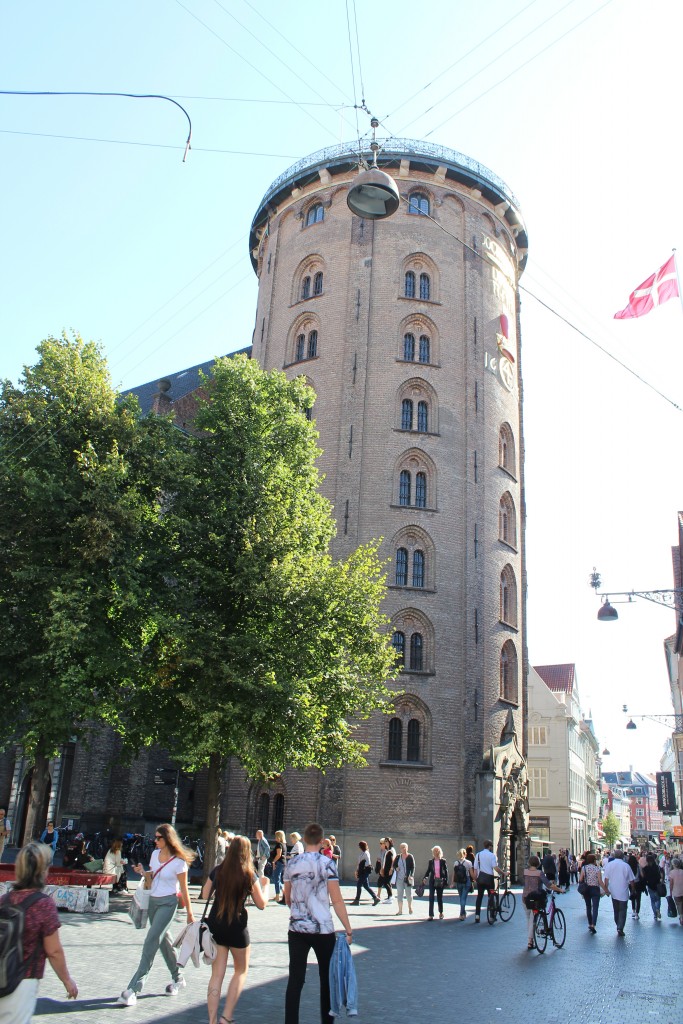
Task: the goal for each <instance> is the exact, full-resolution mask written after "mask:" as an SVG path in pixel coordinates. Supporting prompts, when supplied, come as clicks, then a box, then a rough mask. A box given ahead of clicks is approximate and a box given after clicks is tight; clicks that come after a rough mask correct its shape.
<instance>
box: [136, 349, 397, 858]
mask: <svg viewBox="0 0 683 1024" xmlns="http://www.w3.org/2000/svg"><path fill="white" fill-rule="evenodd" d="M206 389H207V400H206V401H204V402H202V404H201V406H200V409H199V412H198V414H197V417H196V419H195V422H194V430H195V431H196V433H195V436H193V437H192V438H191V439H189V440H188V443H187V446H186V448H185V450H184V452H183V456H182V469H181V472H180V475H179V477H178V480H177V484H176V487H175V490H174V493H173V494H169V495H168V500H167V503H166V508H165V514H164V528H165V530H166V531H167V540H166V551H167V554H168V559H167V586H166V587H165V588H164V591H163V594H162V596H161V599H160V603H159V609H158V615H157V618H156V632H155V635H154V636H153V638H151V639H150V642H149V657H150V659H151V660H152V661H153V662H154V663H155V665H156V681H155V682H154V684H150V686H151V687H152V691H151V692H145V691H137V692H135V693H132V694H131V695H130V696H131V699H130V701H129V702H128V704H127V714H128V719H127V721H128V729H129V735H130V737H131V738H133V739H134V740H135V742H137V743H139V744H146V743H150V742H154V741H156V742H161V743H162V744H163V745H164V746H165V747H167V748H168V749H169V750H170V751H171V752H172V753H173V754H174V756H175V757H176V758H177V759H178V760H179V761H180V762H181V763H182V764H183V765H184V766H185V767H187V768H197V767H199V766H202V765H208V767H209V787H208V797H207V817H206V833H205V834H206V839H207V844H206V848H207V851H212V850H213V837H214V835H215V827H216V825H217V824H218V814H219V806H220V779H221V775H222V768H223V766H224V764H225V762H226V760H227V759H228V758H230V757H236V758H238V759H239V760H240V761H241V763H242V765H243V766H244V768H245V771H246V772H247V773H248V774H249V775H250V776H251V777H253V778H263V779H266V778H269V777H273V776H275V775H276V774H278V773H279V772H281V771H282V770H283V769H284V768H285V767H295V768H306V767H312V766H314V767H318V768H321V769H324V768H327V767H330V766H338V765H342V764H345V763H354V764H359V765H360V764H364V763H365V762H364V757H363V753H364V750H365V749H366V748H365V747H364V746H363V745H362V744H361V743H359V741H358V740H357V739H356V737H355V729H356V725H357V722H358V720H359V719H362V718H364V717H367V716H368V715H369V714H370V713H371V712H373V711H375V710H376V709H378V708H385V707H386V705H387V701H388V699H389V698H390V696H392V695H391V694H390V692H389V691H388V690H387V688H386V686H385V684H386V682H387V681H388V679H389V678H391V676H392V675H393V674H394V672H395V658H394V655H393V651H392V647H391V643H390V641H389V639H388V637H387V634H386V629H385V619H384V617H383V616H382V614H381V613H380V603H381V600H382V598H383V596H384V593H385V586H384V579H383V576H382V571H381V566H380V564H379V562H378V558H377V552H376V549H375V548H374V547H373V546H366V547H361V548H359V549H358V550H357V551H356V552H355V553H354V554H353V555H352V556H351V557H350V558H349V559H347V560H346V561H341V562H339V561H334V560H333V559H332V558H331V556H330V554H329V552H328V546H329V542H330V539H331V538H332V536H333V533H334V521H333V518H332V515H331V507H330V504H329V502H328V501H327V500H326V499H325V498H324V497H323V496H322V495H321V493H320V491H319V489H318V484H319V477H318V471H317V468H316V466H315V460H316V457H317V456H318V455H319V449H318V447H317V444H316V438H317V434H316V431H315V428H314V426H313V424H312V423H311V422H310V421H309V420H308V419H307V417H306V410H307V409H309V408H310V407H311V405H312V402H313V398H314V395H313V392H312V391H311V390H310V388H308V387H307V386H306V385H305V383H304V382H303V381H302V380H301V379H298V380H294V381H288V380H287V379H286V377H285V376H284V374H282V373H280V372H276V371H273V372H270V373H265V372H263V371H262V370H261V369H260V368H259V367H258V365H257V364H256V363H255V362H254V361H252V360H249V359H246V358H244V357H242V356H237V357H233V358H229V359H222V360H219V361H218V362H217V363H216V365H215V367H214V376H213V379H212V380H211V381H210V382H208V381H207V382H206ZM209 864H210V860H209ZM207 867H208V865H207Z"/></svg>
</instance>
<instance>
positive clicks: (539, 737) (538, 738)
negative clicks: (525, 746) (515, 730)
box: [529, 725, 548, 747]
mask: <svg viewBox="0 0 683 1024" xmlns="http://www.w3.org/2000/svg"><path fill="white" fill-rule="evenodd" d="M529 743H530V744H531V746H532V747H545V746H547V744H548V729H547V727H546V726H545V725H532V726H531V728H530V729H529Z"/></svg>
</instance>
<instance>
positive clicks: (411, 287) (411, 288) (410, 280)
mask: <svg viewBox="0 0 683 1024" xmlns="http://www.w3.org/2000/svg"><path fill="white" fill-rule="evenodd" d="M404 294H405V297H406V298H407V299H414V298H415V272H414V271H413V270H407V271H406V281H405V292H404Z"/></svg>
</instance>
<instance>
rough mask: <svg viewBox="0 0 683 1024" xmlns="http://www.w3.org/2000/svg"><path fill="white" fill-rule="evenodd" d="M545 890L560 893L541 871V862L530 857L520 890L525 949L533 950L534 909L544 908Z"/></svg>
mask: <svg viewBox="0 0 683 1024" xmlns="http://www.w3.org/2000/svg"><path fill="white" fill-rule="evenodd" d="M546 889H552V891H553V892H562V891H563V890H562V889H560V887H559V886H558V885H555V882H554V881H553V879H552V878H549V877H548V876H547V875H546V874H544V873H543V871H541V862H540V860H539V859H538V857H535V856H531V857H529V860H528V866H527V867H526V868H525V869H524V889H523V890H522V903H523V904H524V910H525V913H526V924H527V946H526V948H527V949H533V948H534V907H538V906H545V903H546V899H547V897H546Z"/></svg>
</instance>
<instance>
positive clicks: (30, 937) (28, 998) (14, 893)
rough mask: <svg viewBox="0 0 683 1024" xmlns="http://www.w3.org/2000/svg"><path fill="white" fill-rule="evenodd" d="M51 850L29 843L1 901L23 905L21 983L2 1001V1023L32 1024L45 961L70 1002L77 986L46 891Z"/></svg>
mask: <svg viewBox="0 0 683 1024" xmlns="http://www.w3.org/2000/svg"><path fill="white" fill-rule="evenodd" d="M51 860H52V851H51V850H50V848H49V846H45V845H43V843H29V844H28V846H25V847H24V848H23V850H20V851H19V853H18V854H17V859H16V863H15V865H14V877H15V882H14V885H13V886H12V888H11V889H10V890H9V892H7V893H6V894H5V895H4V896H3V897H2V900H0V904H2V905H5V906H10V907H21V906H22V905H24V932H23V948H22V980H21V981H20V982H19V984H18V986H17V987H16V988H15V989H14V991H13V992H10V994H9V995H7V996H2V997H1V998H0V1022H1V1024H29V1021H30V1020H31V1017H32V1015H33V1010H34V1007H35V1005H36V999H37V997H38V983H39V981H40V979H41V978H42V977H43V973H44V971H45V959H46V958H47V959H48V960H49V961H50V966H51V967H52V970H53V971H54V972H55V974H56V975H57V977H58V978H59V980H60V981H61V982H62V984H63V985H64V988H65V989H66V992H67V996H68V998H69V999H75V998H76V996H77V995H78V986H77V985H76V982H75V981H74V980H73V978H72V977H71V976H70V974H69V969H68V967H67V966H66V957H65V956H64V949H63V947H62V944H61V942H60V941H59V917H58V916H57V907H56V906H55V903H54V901H53V900H52V899H50V897H49V896H48V895H47V893H44V892H43V887H44V885H45V879H46V878H47V870H48V868H49V866H50V861H51Z"/></svg>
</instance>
